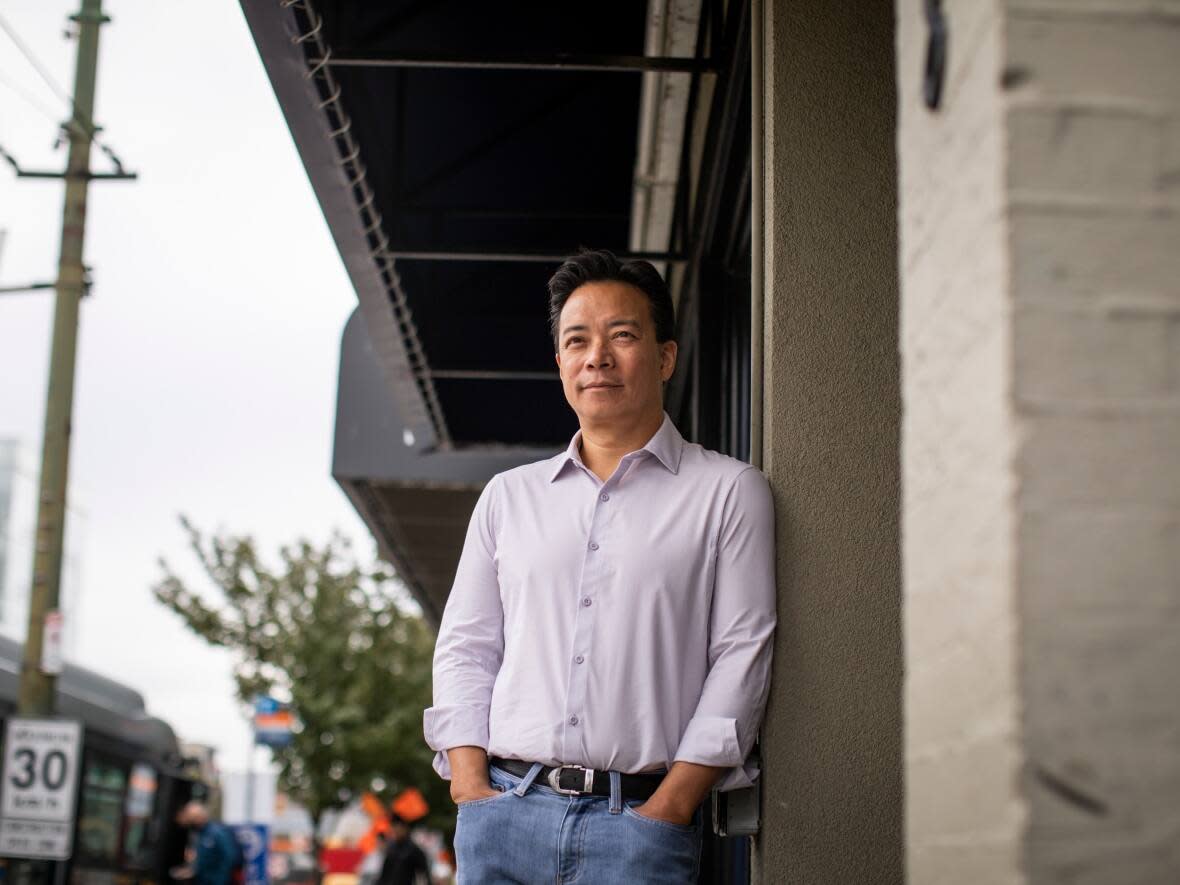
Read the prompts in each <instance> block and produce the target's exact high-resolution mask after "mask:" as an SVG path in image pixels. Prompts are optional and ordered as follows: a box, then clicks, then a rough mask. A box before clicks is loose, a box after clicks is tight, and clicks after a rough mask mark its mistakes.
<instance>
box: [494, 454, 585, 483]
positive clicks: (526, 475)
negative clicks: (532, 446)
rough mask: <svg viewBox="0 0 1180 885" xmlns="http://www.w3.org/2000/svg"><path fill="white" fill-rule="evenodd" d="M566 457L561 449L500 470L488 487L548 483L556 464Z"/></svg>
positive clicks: (556, 466)
mask: <svg viewBox="0 0 1180 885" xmlns="http://www.w3.org/2000/svg"><path fill="white" fill-rule="evenodd" d="M567 457H569V456H568V454H567V453H566V452H565V451H562V452H560V453H559V454H556V455H553V456H552V457H549V458H542V459H541V460H540V461H531V462H529V463H528V464H521V465H519V466H517V467H510V468H509V469H508V470H502V471H500V472H499V473H497V474H496V475H495V476H493V477H492V478H491V480H490V481H489V482H488V487H489V488H493V487H495V486H499V487H501V488H505V489H514V488H519V487H521V486H532V485H537V484H538V483H548V482H549V480H551V479H552V478H553V474H554V472H555V471H556V470H557V468H558V466H559V465H560V464H561V462H562V461H563V460H565V458H567Z"/></svg>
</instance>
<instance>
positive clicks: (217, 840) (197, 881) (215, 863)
mask: <svg viewBox="0 0 1180 885" xmlns="http://www.w3.org/2000/svg"><path fill="white" fill-rule="evenodd" d="M176 822H177V823H178V824H179V825H180V826H182V827H186V828H188V829H190V830H192V831H193V833H194V834H195V835H196V841H197V845H196V856H195V858H194V859H193V863H192V867H191V869H186V870H183V871H175V872H174V874H173V878H180V879H185V880H187V881H188V882H190V883H192V885H230V883H231V882H232V881H233V877H234V872H235V867H240V864H239V858H240V852H239V849H238V843H237V841H236V840H235V839H234V834H233V833H231V832H230V831H229V829H228V828H227V827H225V826H224V825H222V824H220V823H218V822H217V821H213V820H210V819H209V809H208V808H207V807H206V806H205V803H203V802H198V801H196V800H193V801H191V802H187V803H185V804H184V805H183V806H182V807H181V809H180V811H178V812H177V813H176Z"/></svg>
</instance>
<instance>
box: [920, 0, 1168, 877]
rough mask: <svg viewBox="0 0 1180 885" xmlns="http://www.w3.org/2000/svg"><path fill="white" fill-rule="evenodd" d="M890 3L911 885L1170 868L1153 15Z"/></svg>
mask: <svg viewBox="0 0 1180 885" xmlns="http://www.w3.org/2000/svg"><path fill="white" fill-rule="evenodd" d="M923 6H924V4H923V3H922V2H920V0H903V2H899V3H898V7H897V21H898V30H897V53H898V58H897V61H898V95H899V132H898V156H899V165H900V183H901V184H900V216H899V217H900V222H901V234H900V239H901V250H900V262H901V269H902V270H901V276H902V285H901V288H902V323H901V328H902V337H901V344H902V363H903V379H904V380H903V396H904V403H905V420H904V426H903V444H902V452H903V489H904V494H903V502H904V518H903V557H904V564H905V565H904V581H905V634H906V644H905V649H906V671H907V675H906V688H905V699H906V789H907V802H906V827H907V865H908V879H909V881H910V882H913V883H921V885H924V883H942V882H947V881H955V882H961V883H968V885H969V883H988V885H990V883H996V882H1070V883H1085V885H1100V883H1111V885H1115V883H1117V885H1130V883H1148V882H1173V881H1180V840H1178V839H1177V833H1178V832H1180V802H1178V801H1177V800H1178V799H1180V694H1178V693H1177V690H1176V687H1175V686H1176V678H1175V674H1177V673H1180V553H1178V552H1177V551H1180V211H1178V210H1180V184H1178V182H1180V4H1176V3H1174V2H1155V3H1151V2H1138V3H1118V2H1106V0H1092V2H1087V3H1059V2H1046V0H1040V2H1034V0H1010V2H999V0H950V2H947V3H945V4H944V6H945V8H946V14H947V20H948V22H949V23H950V27H951V55H950V58H951V67H950V71H949V73H948V76H947V81H946V91H945V94H944V100H943V106H942V108H941V109H940V110H938V111H937V112H933V113H932V112H930V111H928V110H927V109H926V108H924V107H923V106H922V104H921V103H920V92H919V79H918V78H919V74H920V71H921V67H922V62H923V58H924V53H925V40H926V28H925V23H924V17H923V16H924V10H923Z"/></svg>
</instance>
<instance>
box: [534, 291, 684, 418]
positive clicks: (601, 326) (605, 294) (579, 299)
mask: <svg viewBox="0 0 1180 885" xmlns="http://www.w3.org/2000/svg"><path fill="white" fill-rule="evenodd" d="M557 367H558V369H559V370H560V373H561V384H562V387H563V388H564V389H565V398H566V400H568V401H569V404H570V406H571V408H573V410H574V411H575V412H576V413H577V415H578V418H579V419H580V420H581V421H582V422H583V423H584V424H585V423H594V424H602V423H607V424H609V423H614V422H618V423H620V424H628V423H632V422H635V421H642V420H645V419H647V418H649V417H651V418H654V416H655V415H658V414H660V413H661V412H662V410H663V388H662V384H663V382H665V381H667V380H668V379H669V378H671V377H672V372H673V370H674V369H675V368H676V342H674V341H665V342H664V343H663V344H660V343H659V342H657V341H656V328H655V323H654V322H653V320H652V316H651V306H650V302H649V301H648V299H647V296H646V295H644V294H643V292H641V291H640V290H639V289H637V288H635V287H634V286H631V285H629V284H627V283H620V282H614V281H611V282H596V283H586V284H585V285H582V286H579V287H578V288H577V289H575V290H574V291H573V294H572V295H570V297H569V300H567V301H566V303H565V306H564V307H563V308H562V310H561V321H560V322H559V323H558V327H557Z"/></svg>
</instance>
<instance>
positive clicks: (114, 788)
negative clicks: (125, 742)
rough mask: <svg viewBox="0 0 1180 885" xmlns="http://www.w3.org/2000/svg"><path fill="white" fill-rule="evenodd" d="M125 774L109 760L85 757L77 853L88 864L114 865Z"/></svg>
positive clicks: (121, 819) (117, 849)
mask: <svg viewBox="0 0 1180 885" xmlns="http://www.w3.org/2000/svg"><path fill="white" fill-rule="evenodd" d="M126 787H127V774H126V771H125V770H124V769H123V768H122V767H121V766H119V765H118V763H116V762H113V761H107V760H104V759H102V758H101V757H98V756H96V755H88V757H87V759H86V769H85V771H84V772H83V774H82V802H81V804H80V806H79V809H78V847H77V852H78V854H80V855H81V856H82V857H83V858H85V860H86V861H87V862H88V865H89V864H98V865H100V866H114V865H115V863H116V861H117V860H118V857H119V836H120V835H121V833H122V829H123V828H122V822H123V794H124V791H125V790H126Z"/></svg>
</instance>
